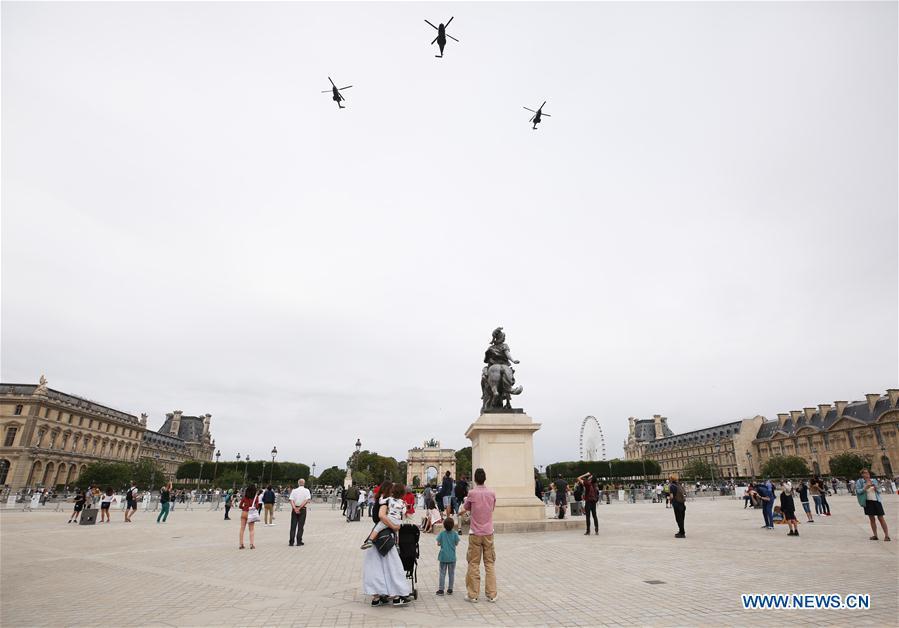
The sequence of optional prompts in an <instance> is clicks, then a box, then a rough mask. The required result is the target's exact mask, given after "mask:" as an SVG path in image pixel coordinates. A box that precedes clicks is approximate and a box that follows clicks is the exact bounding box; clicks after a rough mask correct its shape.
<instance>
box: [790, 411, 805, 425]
mask: <svg viewBox="0 0 899 628" xmlns="http://www.w3.org/2000/svg"><path fill="white" fill-rule="evenodd" d="M801 416H802V412H801V411H800V410H790V418H791V419H793V427H796V421H798V420H799V417H801Z"/></svg>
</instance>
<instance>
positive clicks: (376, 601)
mask: <svg viewBox="0 0 899 628" xmlns="http://www.w3.org/2000/svg"><path fill="white" fill-rule="evenodd" d="M383 604H387V601H386V600H385V599H384V598H380V597H377V598H374V599H373V600H372V601H371V605H372V606H381V605H383Z"/></svg>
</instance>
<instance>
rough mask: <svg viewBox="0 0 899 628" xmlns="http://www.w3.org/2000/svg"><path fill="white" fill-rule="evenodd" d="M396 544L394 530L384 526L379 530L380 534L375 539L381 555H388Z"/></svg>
mask: <svg viewBox="0 0 899 628" xmlns="http://www.w3.org/2000/svg"><path fill="white" fill-rule="evenodd" d="M394 544H395V541H394V539H393V530H391V529H390V528H384V529H383V530H381V531H380V532H378V536H376V537H375V540H374V546H375V548H377V550H378V553H379V554H380V555H381V556H387V554H388V552H390V550H392V549H393V546H394Z"/></svg>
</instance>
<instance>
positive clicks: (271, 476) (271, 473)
mask: <svg viewBox="0 0 899 628" xmlns="http://www.w3.org/2000/svg"><path fill="white" fill-rule="evenodd" d="M277 455H278V448H277V447H272V468H271V471H269V473H268V483H269V484H271V483H272V480H273V479H274V478H275V456H277ZM282 479H283V478H282Z"/></svg>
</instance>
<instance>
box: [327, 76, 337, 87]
mask: <svg viewBox="0 0 899 628" xmlns="http://www.w3.org/2000/svg"><path fill="white" fill-rule="evenodd" d="M328 80H329V81H331V77H330V76H329V77H328ZM331 85H334V81H331ZM334 87H337V86H336V85H334Z"/></svg>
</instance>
